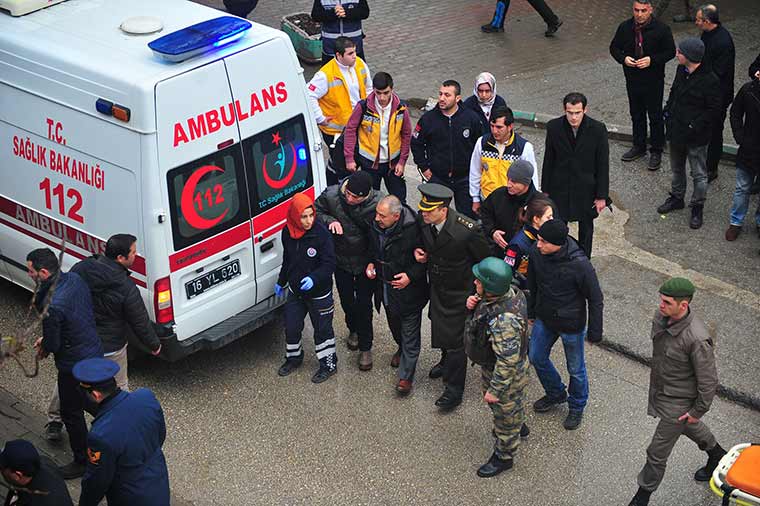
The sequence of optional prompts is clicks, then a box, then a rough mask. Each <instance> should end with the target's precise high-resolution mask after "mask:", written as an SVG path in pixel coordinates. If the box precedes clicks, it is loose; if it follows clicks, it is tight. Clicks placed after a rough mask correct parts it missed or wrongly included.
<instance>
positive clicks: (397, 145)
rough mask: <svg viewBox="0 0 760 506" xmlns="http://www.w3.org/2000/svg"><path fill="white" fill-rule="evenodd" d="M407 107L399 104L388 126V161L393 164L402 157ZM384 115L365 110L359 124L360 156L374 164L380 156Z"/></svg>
mask: <svg viewBox="0 0 760 506" xmlns="http://www.w3.org/2000/svg"><path fill="white" fill-rule="evenodd" d="M404 111H406V105H405V104H404V103H401V104H399V106H398V109H396V111H391V114H390V116H389V125H388V161H389V162H391V161H393V160H395V159H396V158H398V157H399V156H400V155H401V127H402V126H403V124H404ZM382 119H383V118H382V113H381V112H379V111H373V110H371V109H370V108H369V107H366V108H365V113H364V115H363V116H362V121H361V123H360V124H359V131H358V134H359V154H360V155H361V156H363V157H364V158H366V159H367V160H372V161H373V162H374V161H375V160H377V159H378V156H379V154H380V130H381V127H382V124H381V122H382Z"/></svg>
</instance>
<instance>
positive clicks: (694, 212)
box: [689, 204, 704, 230]
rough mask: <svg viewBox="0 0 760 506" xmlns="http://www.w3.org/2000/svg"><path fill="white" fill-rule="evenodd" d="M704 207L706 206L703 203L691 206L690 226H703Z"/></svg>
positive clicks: (694, 227)
mask: <svg viewBox="0 0 760 506" xmlns="http://www.w3.org/2000/svg"><path fill="white" fill-rule="evenodd" d="M702 209H704V206H702V205H696V204H695V205H693V206H691V220H690V221H689V226H690V227H691V228H693V229H694V230H696V229H698V228H701V227H702Z"/></svg>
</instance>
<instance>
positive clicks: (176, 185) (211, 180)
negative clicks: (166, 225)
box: [166, 144, 248, 250]
mask: <svg viewBox="0 0 760 506" xmlns="http://www.w3.org/2000/svg"><path fill="white" fill-rule="evenodd" d="M166 177H167V184H168V188H169V202H170V204H171V210H172V212H171V219H172V232H173V236H174V249H175V250H180V249H182V248H186V247H187V246H190V245H191V244H194V243H196V242H198V241H201V240H203V239H206V238H208V237H211V236H212V235H216V234H218V233H219V232H222V231H223V230H226V229H228V228H230V227H233V226H235V225H238V224H239V223H242V222H244V221H246V220H247V219H248V200H247V195H246V191H245V175H244V173H243V161H242V156H241V153H240V145H239V144H234V145H232V146H229V147H228V148H225V149H223V150H221V151H217V152H216V153H212V154H210V155H207V156H205V157H203V158H199V159H198V160H195V161H193V162H190V163H187V164H185V165H183V166H181V167H178V168H176V169H172V170H170V171H169V172H168V174H167V175H166Z"/></svg>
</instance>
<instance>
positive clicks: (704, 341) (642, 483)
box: [628, 278, 726, 506]
mask: <svg viewBox="0 0 760 506" xmlns="http://www.w3.org/2000/svg"><path fill="white" fill-rule="evenodd" d="M693 296H694V285H693V284H692V283H691V281H689V280H688V279H685V278H671V279H669V280H668V281H666V282H665V283H664V284H663V285H662V286H661V287H660V307H659V310H658V312H657V313H656V314H655V316H654V321H653V322H652V370H651V375H650V378H649V405H648V407H647V413H648V414H649V415H651V416H653V417H656V418H659V419H660V422H659V423H658V424H657V429H656V430H655V433H654V436H653V437H652V442H651V443H650V444H649V448H647V462H646V464H645V465H644V468H643V469H642V470H641V472H640V473H639V477H638V482H639V490H638V491H637V492H636V495H635V496H634V497H633V499H632V500H631V502H630V503H629V505H628V506H646V505H647V504H649V496H650V495H651V494H652V492H654V491H655V490H656V489H657V487H658V486H659V485H660V482H661V481H662V477H663V475H664V474H665V466H666V465H667V462H668V457H669V456H670V452H671V451H673V447H674V446H675V444H676V441H678V438H679V437H681V435H682V434H683V435H685V436H686V437H688V438H689V439H691V440H692V441H694V442H695V443H697V445H698V446H699V449H700V450H702V451H705V452H707V455H708V459H707V465H705V467H702V468H700V469H698V470H697V472H696V473H695V474H694V479H695V480H697V481H708V480H709V479H710V477H711V476H712V472H713V471H714V470H715V468H716V467H717V466H718V463H719V462H720V459H721V458H722V457H723V455H725V454H726V452H725V450H724V449H723V448H721V447H720V445H719V444H718V442H717V441H716V440H715V436H714V435H713V433H712V432H711V431H710V429H709V428H708V427H707V425H705V424H704V423H702V421H701V418H702V417H703V416H704V414H705V413H707V411H708V410H709V409H710V404H711V403H712V400H713V397H714V396H715V389H716V388H717V386H718V373H717V371H716V369H715V355H714V354H713V342H712V338H711V337H710V335H709V333H708V331H707V328H706V327H705V324H704V323H703V322H702V320H700V319H699V318H698V317H697V316H695V315H694V313H692V312H691V308H690V304H691V299H692V297H693Z"/></svg>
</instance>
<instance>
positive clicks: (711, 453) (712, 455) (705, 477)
mask: <svg viewBox="0 0 760 506" xmlns="http://www.w3.org/2000/svg"><path fill="white" fill-rule="evenodd" d="M725 454H726V450H724V449H723V448H721V447H720V445H719V444H716V445H715V448H713V449H712V450H707V464H706V465H705V467H701V468H699V469H697V472H696V473H694V479H695V480H697V481H710V478H711V477H712V474H713V471H715V468H716V467H718V464H719V463H720V459H722V458H723V456H724V455H725Z"/></svg>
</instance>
